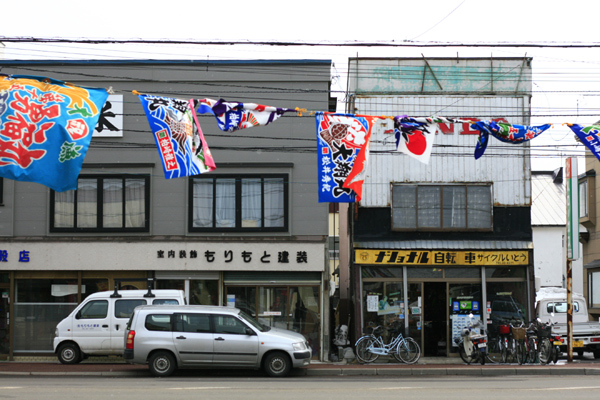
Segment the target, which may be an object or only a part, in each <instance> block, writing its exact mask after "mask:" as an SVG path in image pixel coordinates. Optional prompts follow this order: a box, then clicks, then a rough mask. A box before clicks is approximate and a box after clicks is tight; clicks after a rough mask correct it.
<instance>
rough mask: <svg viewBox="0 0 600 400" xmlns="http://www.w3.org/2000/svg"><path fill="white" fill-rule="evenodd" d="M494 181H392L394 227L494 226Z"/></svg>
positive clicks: (445, 228) (432, 228) (459, 228)
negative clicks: (409, 183) (406, 183)
mask: <svg viewBox="0 0 600 400" xmlns="http://www.w3.org/2000/svg"><path fill="white" fill-rule="evenodd" d="M491 188H492V187H491V186H490V185H405V184H393V185H392V229H393V230H455V231H458V230H491V229H492V190H491Z"/></svg>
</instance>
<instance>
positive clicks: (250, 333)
mask: <svg viewBox="0 0 600 400" xmlns="http://www.w3.org/2000/svg"><path fill="white" fill-rule="evenodd" d="M246 335H248V336H254V335H256V333H255V332H254V331H253V330H252V329H250V328H248V327H246Z"/></svg>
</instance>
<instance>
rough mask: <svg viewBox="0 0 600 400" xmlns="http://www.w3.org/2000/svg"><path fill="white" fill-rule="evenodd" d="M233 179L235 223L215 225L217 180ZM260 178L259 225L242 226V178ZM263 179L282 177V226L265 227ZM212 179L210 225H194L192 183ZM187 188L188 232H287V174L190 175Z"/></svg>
mask: <svg viewBox="0 0 600 400" xmlns="http://www.w3.org/2000/svg"><path fill="white" fill-rule="evenodd" d="M225 179H230V180H231V179H233V180H234V181H235V224H234V226H233V227H216V226H215V225H216V207H215V204H216V196H217V190H216V185H217V181H218V180H225ZM243 179H260V182H261V222H262V224H261V225H262V226H261V227H242V180H243ZM265 179H282V181H283V204H282V206H283V226H275V227H265V226H264V220H265V212H264V211H265V197H264V182H265ZM201 180H205V181H212V187H213V191H212V196H213V199H212V206H213V207H212V227H194V183H195V182H197V181H201ZM188 182H189V188H188V232H287V231H288V229H289V183H288V182H289V175H288V174H219V175H214V174H213V175H212V176H194V177H190V178H189V180H188Z"/></svg>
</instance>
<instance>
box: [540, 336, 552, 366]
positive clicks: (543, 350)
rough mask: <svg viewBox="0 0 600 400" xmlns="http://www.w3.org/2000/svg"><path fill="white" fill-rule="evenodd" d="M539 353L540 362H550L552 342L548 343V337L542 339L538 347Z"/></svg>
mask: <svg viewBox="0 0 600 400" xmlns="http://www.w3.org/2000/svg"><path fill="white" fill-rule="evenodd" d="M539 355H540V363H541V364H548V362H550V360H551V358H552V344H550V340H549V339H547V338H545V339H542V342H541V343H540V347H539Z"/></svg>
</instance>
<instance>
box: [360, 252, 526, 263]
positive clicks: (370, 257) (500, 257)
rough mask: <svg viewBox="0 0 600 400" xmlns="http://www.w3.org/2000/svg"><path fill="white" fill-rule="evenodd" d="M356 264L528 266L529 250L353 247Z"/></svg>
mask: <svg viewBox="0 0 600 400" xmlns="http://www.w3.org/2000/svg"><path fill="white" fill-rule="evenodd" d="M355 258H356V263H358V264H371V265H390V264H396V265H416V266H420V265H444V266H451V265H457V266H458V265H529V251H528V250H515V251H447V250H366V249H364V250H360V249H359V250H356V251H355Z"/></svg>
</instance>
